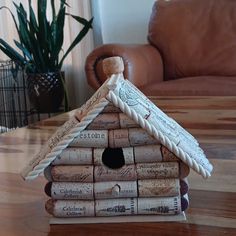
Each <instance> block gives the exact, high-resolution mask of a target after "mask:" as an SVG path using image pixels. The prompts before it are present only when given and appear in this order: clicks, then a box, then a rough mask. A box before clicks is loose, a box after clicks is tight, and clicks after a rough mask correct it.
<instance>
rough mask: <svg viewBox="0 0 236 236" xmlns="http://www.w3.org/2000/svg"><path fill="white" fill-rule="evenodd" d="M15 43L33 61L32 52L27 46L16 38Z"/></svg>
mask: <svg viewBox="0 0 236 236" xmlns="http://www.w3.org/2000/svg"><path fill="white" fill-rule="evenodd" d="M14 43H15V45H16V46H17V47H18V48H19V49H20V50H21V51H22V52H23V53H24V55H25V56H26V57H28V59H29V60H31V61H32V60H33V58H32V56H31V54H30V52H29V51H28V49H27V48H25V47H24V46H23V45H22V44H21V43H19V42H18V41H16V40H14Z"/></svg>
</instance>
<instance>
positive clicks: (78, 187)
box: [45, 182, 93, 200]
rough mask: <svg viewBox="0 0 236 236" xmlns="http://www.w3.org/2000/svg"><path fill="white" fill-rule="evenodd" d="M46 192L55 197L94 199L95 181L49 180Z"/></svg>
mask: <svg viewBox="0 0 236 236" xmlns="http://www.w3.org/2000/svg"><path fill="white" fill-rule="evenodd" d="M45 193H46V194H47V195H48V196H50V197H52V198H53V199H57V200H60V199H62V200H63V199H64V200H65V199H78V200H83V199H86V200H93V183H75V182H49V183H47V184H46V186H45Z"/></svg>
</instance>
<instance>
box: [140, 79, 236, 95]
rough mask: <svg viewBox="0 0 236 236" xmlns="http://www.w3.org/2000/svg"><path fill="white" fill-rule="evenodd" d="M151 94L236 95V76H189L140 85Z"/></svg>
mask: <svg viewBox="0 0 236 236" xmlns="http://www.w3.org/2000/svg"><path fill="white" fill-rule="evenodd" d="M140 90H141V91H143V93H144V94H146V95H149V96H158V95H160V96H165V95H166V96H175V95H176V96H179V95H180V96H236V77H221V76H219V77H215V76H201V77H198V76H197V77H187V78H182V79H177V80H171V81H164V82H159V83H155V84H149V85H147V86H143V87H140Z"/></svg>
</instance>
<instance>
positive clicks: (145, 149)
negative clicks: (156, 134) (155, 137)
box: [134, 145, 162, 163]
mask: <svg viewBox="0 0 236 236" xmlns="http://www.w3.org/2000/svg"><path fill="white" fill-rule="evenodd" d="M134 157H135V163H148V162H150V163H151V162H161V161H162V155H161V146H160V145H146V146H137V147H134Z"/></svg>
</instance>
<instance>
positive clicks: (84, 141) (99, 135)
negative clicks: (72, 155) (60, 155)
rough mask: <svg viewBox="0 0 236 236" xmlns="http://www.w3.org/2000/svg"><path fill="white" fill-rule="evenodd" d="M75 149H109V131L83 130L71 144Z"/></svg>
mask: <svg viewBox="0 0 236 236" xmlns="http://www.w3.org/2000/svg"><path fill="white" fill-rule="evenodd" d="M70 146H73V147H101V148H103V147H108V130H83V131H81V132H80V133H79V134H78V136H77V137H76V138H75V139H74V140H73V141H72V142H71V144H70Z"/></svg>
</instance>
